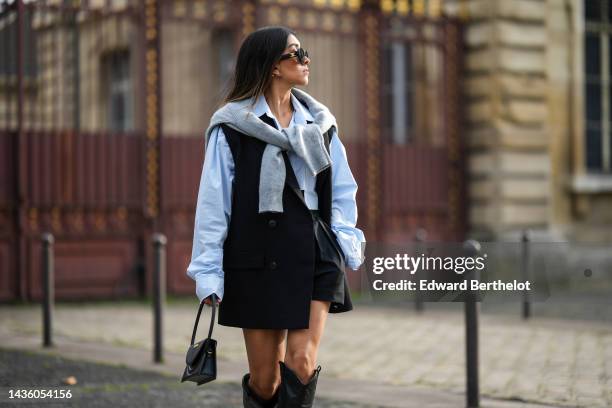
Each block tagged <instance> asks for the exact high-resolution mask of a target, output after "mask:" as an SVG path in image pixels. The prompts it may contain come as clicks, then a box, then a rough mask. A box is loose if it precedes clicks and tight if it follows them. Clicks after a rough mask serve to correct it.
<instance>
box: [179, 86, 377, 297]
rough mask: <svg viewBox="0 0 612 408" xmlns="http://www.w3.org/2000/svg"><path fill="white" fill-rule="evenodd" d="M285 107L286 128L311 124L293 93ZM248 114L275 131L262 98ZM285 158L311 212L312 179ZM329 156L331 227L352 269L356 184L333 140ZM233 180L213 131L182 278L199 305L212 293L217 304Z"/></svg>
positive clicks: (357, 249) (357, 241) (294, 159)
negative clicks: (289, 112) (192, 286)
mask: <svg viewBox="0 0 612 408" xmlns="http://www.w3.org/2000/svg"><path fill="white" fill-rule="evenodd" d="M291 103H292V105H293V108H294V110H295V111H294V113H293V116H292V118H291V122H290V123H289V127H291V126H293V125H295V124H302V125H305V124H306V121H307V120H310V121H312V120H314V119H313V117H312V115H311V114H310V112H309V111H308V109H306V108H305V107H304V105H302V104H301V103H300V102H299V101H298V100H297V98H296V97H295V96H294V95H293V94H291ZM253 113H254V114H255V115H256V116H257V117H259V116H261V115H262V114H264V113H265V114H266V115H268V117H270V118H271V119H273V120H274V122H275V123H276V125H277V126H278V128H279V129H280V128H281V125H280V123H279V122H278V121H277V120H276V117H275V116H274V114H273V113H272V111H271V110H270V107H269V106H268V103H267V102H266V98H265V97H264V96H263V95H261V96H260V97H259V98H258V100H257V103H256V104H255V106H254V107H253ZM334 131H335V130H334ZM287 155H288V157H289V161H290V163H291V167H292V168H293V172H294V173H295V176H296V178H297V181H298V184H299V186H300V189H301V190H304V199H305V201H306V205H307V206H308V208H310V209H312V210H315V209H318V197H317V193H316V191H315V183H316V176H313V175H312V173H310V172H309V171H308V168H307V166H306V164H305V163H304V161H303V160H302V158H300V157H299V156H298V155H297V154H295V153H294V152H292V151H287ZM330 156H331V161H332V166H333V171H332V214H331V228H332V231H333V232H334V233H335V234H336V238H337V240H338V244H339V245H340V247H341V248H342V251H343V252H344V260H345V263H346V265H347V266H348V267H349V268H351V269H353V270H358V269H359V267H360V266H361V264H362V263H363V250H362V248H365V242H366V241H365V236H364V234H363V232H362V231H361V230H360V229H359V228H356V224H357V203H356V199H355V198H356V194H357V183H356V182H355V178H354V177H353V174H352V173H351V170H350V168H349V164H348V160H347V157H346V149H345V148H344V145H343V144H342V142H341V141H340V138H339V137H333V138H332V139H331V143H330ZM233 178H234V161H233V156H232V152H231V150H230V147H229V145H228V143H227V140H226V139H225V134H224V133H223V129H222V128H221V126H217V127H216V128H215V129H213V132H212V134H211V136H210V139H209V141H208V148H207V149H206V153H205V157H204V165H203V168H202V176H201V179H200V188H199V191H198V201H197V206H196V214H195V225H194V233H193V247H192V252H191V262H190V264H189V266H188V268H187V275H188V276H189V277H190V278H192V279H194V280H195V282H196V295H197V297H198V298H199V299H200V301H202V300H203V299H205V298H207V297H208V296H210V295H211V294H212V293H215V294H216V295H217V296H218V297H219V298H220V299H223V279H224V271H223V244H224V242H225V238H226V236H227V231H228V226H229V222H230V217H231V203H232V181H233Z"/></svg>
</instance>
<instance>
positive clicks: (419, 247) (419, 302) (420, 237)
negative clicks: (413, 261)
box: [414, 228, 427, 313]
mask: <svg viewBox="0 0 612 408" xmlns="http://www.w3.org/2000/svg"><path fill="white" fill-rule="evenodd" d="M414 240H415V242H416V243H417V244H416V252H417V253H416V256H420V253H421V252H422V251H423V249H424V248H425V245H424V242H425V241H426V240H427V230H425V229H424V228H419V229H417V230H416V232H415V233H414ZM417 274H418V272H417ZM418 284H419V282H418V281H417V285H418ZM419 286H420V285H419ZM419 286H417V288H418V287H419ZM414 310H415V311H416V312H418V313H422V312H423V310H425V307H424V303H423V295H422V294H421V291H420V290H418V289H417V291H416V293H415V298H414Z"/></svg>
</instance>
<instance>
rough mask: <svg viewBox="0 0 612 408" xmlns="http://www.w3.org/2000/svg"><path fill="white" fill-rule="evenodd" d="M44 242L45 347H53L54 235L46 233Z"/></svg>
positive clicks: (43, 236) (43, 304)
mask: <svg viewBox="0 0 612 408" xmlns="http://www.w3.org/2000/svg"><path fill="white" fill-rule="evenodd" d="M41 241H42V282H43V302H42V306H43V346H44V347H52V346H53V339H52V323H53V302H54V298H55V295H54V291H53V286H54V280H55V279H54V269H55V265H54V262H53V243H54V242H55V239H54V238H53V235H52V234H50V233H48V232H45V233H44V234H42V236H41Z"/></svg>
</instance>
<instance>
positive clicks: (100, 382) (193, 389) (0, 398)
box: [0, 349, 375, 408]
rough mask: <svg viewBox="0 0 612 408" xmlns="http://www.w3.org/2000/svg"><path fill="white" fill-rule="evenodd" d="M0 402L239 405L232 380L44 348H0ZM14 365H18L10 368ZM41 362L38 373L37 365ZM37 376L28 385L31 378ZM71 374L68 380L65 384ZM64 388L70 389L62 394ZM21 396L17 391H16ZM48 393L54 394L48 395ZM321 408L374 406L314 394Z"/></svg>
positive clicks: (238, 392)
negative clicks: (206, 379) (188, 377)
mask: <svg viewBox="0 0 612 408" xmlns="http://www.w3.org/2000/svg"><path fill="white" fill-rule="evenodd" d="M0 361H2V363H3V364H2V365H0V385H1V389H2V392H1V393H0V406H9V405H18V406H23V405H25V404H26V403H31V404H33V405H35V406H41V407H50V406H56V407H88V408H92V407H113V408H119V407H126V408H132V407H160V408H167V407H185V408H186V407H194V408H196V407H206V408H227V407H241V406H242V392H241V389H240V387H238V386H236V385H235V384H233V383H228V382H222V381H215V382H211V383H209V384H206V385H202V386H199V387H198V386H196V385H195V384H193V383H188V384H182V383H180V382H177V380H176V376H168V375H164V374H158V373H155V372H152V371H146V370H137V369H131V368H126V367H123V366H119V365H116V366H114V365H111V364H108V363H105V364H101V363H91V362H84V361H79V360H73V359H67V358H64V357H58V356H53V355H47V354H46V353H33V352H29V351H15V350H3V349H0ZM14 367H19V369H18V370H15V369H14ZM41 367H44V375H40V374H41V371H40V368H41ZM33 378H36V379H37V382H38V383H37V384H36V386H35V387H34V386H32V385H31V384H32V379H33ZM68 378H72V379H74V381H75V382H76V383H75V384H74V385H67V384H66V383H65V381H66V379H68ZM8 390H12V391H13V393H16V392H18V391H19V390H27V391H33V390H37V391H38V392H39V393H40V392H41V391H45V392H46V393H47V394H46V396H45V397H46V398H45V399H42V398H38V399H36V398H29V399H28V398H27V394H26V395H25V396H23V398H14V399H9V392H8ZM68 391H69V392H70V393H68ZM21 395H23V394H21ZM49 395H53V396H54V397H55V398H50V397H49ZM317 406H318V407H321V408H375V407H373V406H371V405H363V404H355V403H350V402H341V401H332V400H329V399H327V398H319V399H318V400H317Z"/></svg>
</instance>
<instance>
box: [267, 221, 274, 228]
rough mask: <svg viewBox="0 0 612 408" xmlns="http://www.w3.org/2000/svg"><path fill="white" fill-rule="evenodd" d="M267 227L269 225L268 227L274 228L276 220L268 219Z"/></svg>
mask: <svg viewBox="0 0 612 408" xmlns="http://www.w3.org/2000/svg"><path fill="white" fill-rule="evenodd" d="M268 227H270V228H275V227H276V220H270V221H268Z"/></svg>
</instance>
